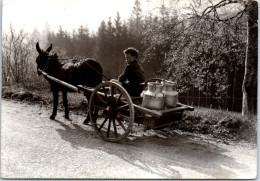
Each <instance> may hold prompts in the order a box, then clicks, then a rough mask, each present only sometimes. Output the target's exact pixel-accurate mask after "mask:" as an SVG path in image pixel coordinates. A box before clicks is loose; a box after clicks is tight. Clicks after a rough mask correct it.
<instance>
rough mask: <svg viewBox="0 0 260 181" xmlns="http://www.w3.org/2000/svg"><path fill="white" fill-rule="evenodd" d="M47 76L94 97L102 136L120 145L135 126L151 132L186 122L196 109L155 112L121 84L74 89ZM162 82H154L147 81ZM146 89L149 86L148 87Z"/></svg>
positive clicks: (93, 113)
mask: <svg viewBox="0 0 260 181" xmlns="http://www.w3.org/2000/svg"><path fill="white" fill-rule="evenodd" d="M42 73H43V74H44V76H47V77H48V78H49V79H52V80H53V81H56V82H57V83H60V84H62V85H64V86H66V87H68V88H70V89H73V90H74V91H77V92H84V93H91V97H90V100H89V103H88V114H89V116H90V120H91V124H92V125H93V128H94V129H95V131H96V133H98V135H99V136H100V137H101V138H102V139H104V140H106V141H110V142H119V141H121V140H122V139H124V138H126V137H127V136H128V134H129V133H130V132H131V130H132V127H133V124H134V122H136V123H139V124H143V125H146V126H147V128H148V129H159V128H162V127H165V126H167V125H170V124H172V123H173V122H174V121H176V120H180V119H182V115H183V112H184V111H185V110H189V111H193V110H194V108H193V107H191V106H187V105H184V104H181V103H178V104H177V107H176V108H171V109H164V110H160V111H158V110H151V109H148V108H145V107H143V106H142V97H131V96H130V95H129V94H128V92H127V91H126V90H125V89H124V88H123V87H122V86H121V85H120V84H118V83H115V82H110V81H104V82H102V83H100V84H99V85H98V86H97V87H96V88H90V87H86V86H82V85H78V86H73V85H71V84H68V83H66V82H63V81H61V80H58V79H56V78H55V77H52V76H50V75H48V74H46V73H45V72H42ZM158 80H160V81H162V79H150V80H148V81H146V83H145V85H146V84H147V82H150V81H158ZM145 87H146V86H145Z"/></svg>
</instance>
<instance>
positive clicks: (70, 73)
mask: <svg viewBox="0 0 260 181" xmlns="http://www.w3.org/2000/svg"><path fill="white" fill-rule="evenodd" d="M51 49H52V44H50V46H49V47H48V48H47V49H46V50H45V51H44V50H42V49H41V48H40V47H39V43H38V42H37V43H36V50H37V52H38V53H39V55H38V57H37V58H36V64H37V73H38V75H39V76H40V75H41V72H40V71H39V69H40V70H42V71H44V72H46V73H47V74H49V75H51V76H53V77H55V78H57V79H59V80H62V81H65V82H67V83H69V84H72V85H75V86H76V85H85V86H88V87H96V86H97V85H98V84H100V83H101V82H102V76H103V69H102V67H101V65H100V64H99V63H98V62H97V61H95V60H93V59H91V58H87V59H83V60H71V61H69V62H67V61H66V62H62V60H61V59H59V58H58V55H57V54H56V53H55V54H53V55H51V54H49V52H50V51H51ZM45 78H46V80H47V81H48V82H49V84H50V86H51V91H52V94H53V111H52V114H51V116H50V119H52V120H54V119H55V116H56V115H57V106H58V100H59V94H58V93H59V91H61V92H62V98H63V105H64V108H65V118H66V119H69V109H68V100H67V93H68V92H72V90H71V89H69V88H67V87H65V86H63V85H61V84H58V83H56V82H54V81H53V80H50V79H48V78H47V77H45ZM85 96H86V98H87V100H88V101H89V98H90V93H86V94H85ZM88 121H89V116H87V119H86V120H85V122H84V123H85V124H86V123H87V122H88Z"/></svg>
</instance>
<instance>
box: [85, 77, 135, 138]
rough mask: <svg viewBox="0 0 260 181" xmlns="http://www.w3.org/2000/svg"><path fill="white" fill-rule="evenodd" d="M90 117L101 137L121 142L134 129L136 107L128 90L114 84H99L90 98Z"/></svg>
mask: <svg viewBox="0 0 260 181" xmlns="http://www.w3.org/2000/svg"><path fill="white" fill-rule="evenodd" d="M89 116H90V120H91V123H92V125H93V127H94V129H95V131H96V132H97V133H98V134H99V136H100V137H101V138H102V139H104V140H106V141H111V142H119V141H121V140H122V139H124V138H125V137H127V135H128V134H129V132H130V131H131V129H132V125H133V122H134V106H133V103H132V100H131V97H130V96H129V94H128V93H127V92H126V90H125V89H124V88H123V87H122V86H121V85H119V84H117V83H114V82H104V83H101V84H99V85H98V86H97V87H96V88H95V90H94V91H93V93H92V94H91V97H90V102H89Z"/></svg>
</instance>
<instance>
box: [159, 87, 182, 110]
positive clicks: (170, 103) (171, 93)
mask: <svg viewBox="0 0 260 181" xmlns="http://www.w3.org/2000/svg"><path fill="white" fill-rule="evenodd" d="M175 89H176V83H165V84H164V86H163V91H162V92H163V93H164V94H165V99H166V100H165V106H166V107H167V108H174V107H176V106H177V102H178V94H179V93H178V92H177V91H176V90H175Z"/></svg>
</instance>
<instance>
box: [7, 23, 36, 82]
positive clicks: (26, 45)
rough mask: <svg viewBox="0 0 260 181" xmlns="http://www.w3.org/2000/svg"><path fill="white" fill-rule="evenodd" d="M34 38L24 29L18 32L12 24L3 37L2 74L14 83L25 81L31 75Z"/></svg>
mask: <svg viewBox="0 0 260 181" xmlns="http://www.w3.org/2000/svg"><path fill="white" fill-rule="evenodd" d="M32 45H33V43H32V40H30V39H29V38H28V35H27V34H26V33H24V32H23V31H22V30H20V31H19V33H16V31H15V29H14V28H13V27H12V25H10V31H9V33H3V39H2V60H3V61H2V76H3V80H6V79H11V81H12V82H14V83H24V82H25V81H26V80H27V79H28V78H29V77H30V76H31V75H30V72H32V66H33V64H34V63H32V62H33V57H35V56H33V55H34V49H33V46H32Z"/></svg>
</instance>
